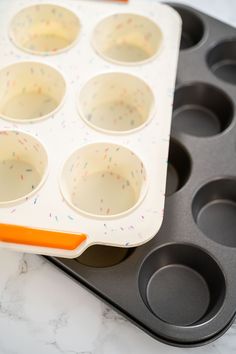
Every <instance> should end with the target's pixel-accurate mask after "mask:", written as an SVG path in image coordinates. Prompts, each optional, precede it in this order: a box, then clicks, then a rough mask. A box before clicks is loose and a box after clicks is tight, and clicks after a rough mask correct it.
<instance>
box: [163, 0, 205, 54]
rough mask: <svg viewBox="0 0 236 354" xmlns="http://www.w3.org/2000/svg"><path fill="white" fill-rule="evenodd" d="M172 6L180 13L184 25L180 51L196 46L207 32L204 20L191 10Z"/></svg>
mask: <svg viewBox="0 0 236 354" xmlns="http://www.w3.org/2000/svg"><path fill="white" fill-rule="evenodd" d="M170 6H171V7H173V9H175V10H176V11H177V12H178V14H179V15H180V17H181V19H182V23H183V26H182V36H181V42H180V49H181V50H183V49H189V48H192V47H194V46H196V45H197V44H198V43H199V42H200V41H201V40H202V38H203V36H204V32H205V28H204V24H203V22H202V20H201V19H200V17H198V16H197V15H196V14H195V13H194V12H193V11H191V10H188V9H186V8H184V7H181V6H178V5H175V4H172V3H171V4H170Z"/></svg>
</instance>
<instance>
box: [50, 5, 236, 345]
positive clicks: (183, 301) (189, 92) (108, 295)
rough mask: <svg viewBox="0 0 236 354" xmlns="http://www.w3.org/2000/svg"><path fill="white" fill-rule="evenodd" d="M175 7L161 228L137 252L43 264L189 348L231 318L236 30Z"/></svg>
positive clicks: (94, 252) (235, 255)
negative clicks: (178, 32)
mask: <svg viewBox="0 0 236 354" xmlns="http://www.w3.org/2000/svg"><path fill="white" fill-rule="evenodd" d="M171 6H173V7H174V8H175V9H176V10H177V11H178V12H179V14H180V15H181V17H182V19H183V36H182V41H181V48H182V50H181V53H180V60H179V68H178V75H177V84H176V93H175V100H174V113H173V125H172V137H171V143H170V152H169V169H168V181H167V193H166V194H167V198H166V204H165V213H164V222H163V225H162V227H161V230H160V232H158V234H157V236H156V237H155V238H154V239H152V240H151V241H150V242H149V243H147V244H145V245H143V246H140V247H138V248H136V249H120V248H112V247H104V246H93V247H90V248H89V249H88V250H87V251H86V252H85V253H84V254H83V255H82V256H81V257H79V258H78V259H74V260H68V259H57V258H49V259H50V261H52V262H53V263H55V264H56V265H57V266H59V267H60V268H61V269H63V270H64V271H65V272H67V273H68V274H69V275H70V276H72V277H73V278H74V279H76V280H77V281H79V282H80V283H81V284H83V285H84V286H85V287H87V288H88V289H89V290H91V291H93V292H94V293H95V294H96V295H98V296H99V297H100V298H102V299H103V300H104V301H105V302H107V303H109V304H110V305H111V306H113V307H114V308H115V309H116V310H118V311H120V312H121V313H122V314H123V315H125V316H126V317H127V318H128V319H130V320H131V321H132V322H134V323H135V324H136V325H138V326H139V327H141V328H142V329H143V330H144V331H146V332H148V333H149V334H150V335H152V336H153V337H154V338H156V339H158V340H160V341H163V342H165V343H168V344H171V345H175V346H183V347H184V346H189V347H191V346H197V345H201V344H205V343H207V342H209V341H211V340H214V339H215V338H217V337H219V336H220V335H222V334H223V333H224V332H225V331H226V329H227V328H228V327H229V326H230V324H231V323H232V321H233V318H234V316H235V313H236V113H235V112H236V111H235V104H236V29H235V28H232V27H230V26H227V25H226V24H224V23H221V22H219V21H217V20H215V19H213V18H211V17H209V16H206V15H204V14H202V13H200V12H198V11H196V10H194V9H192V8H190V7H187V6H183V5H176V4H173V5H171ZM153 163H155V161H153ZM157 183H158V181H157ZM127 232H128V230H127Z"/></svg>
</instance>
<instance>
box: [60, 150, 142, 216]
mask: <svg viewBox="0 0 236 354" xmlns="http://www.w3.org/2000/svg"><path fill="white" fill-rule="evenodd" d="M60 187H61V191H62V194H63V196H64V198H65V200H66V201H67V202H68V203H69V205H70V206H72V207H73V208H75V209H76V210H77V211H79V212H82V213H84V214H86V215H89V216H94V217H113V216H121V215H124V214H126V213H127V212H129V211H131V210H133V209H134V208H135V207H136V206H137V205H138V204H139V203H140V202H141V201H142V199H143V198H144V196H145V194H146V187H147V183H146V170H145V167H144V165H143V163H142V161H141V160H140V158H139V157H138V156H137V155H135V154H134V153H133V152H132V151H131V150H129V149H127V148H126V147H124V146H121V145H116V144H111V143H95V144H89V145H86V146H84V147H81V148H80V149H78V150H76V151H75V152H74V153H73V154H72V155H71V156H70V157H69V158H68V160H67V161H66V162H65V164H64V166H63V169H62V173H61V178H60Z"/></svg>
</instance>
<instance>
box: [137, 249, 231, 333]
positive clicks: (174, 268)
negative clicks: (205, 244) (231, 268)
mask: <svg viewBox="0 0 236 354" xmlns="http://www.w3.org/2000/svg"><path fill="white" fill-rule="evenodd" d="M139 290H140V294H141V296H142V299H143V301H144V303H145V305H146V306H147V307H148V308H149V309H150V311H152V313H153V314H154V315H155V316H156V317H158V318H159V319H160V320H162V321H163V322H165V323H168V324H170V325H175V326H185V327H186V326H197V325H199V324H201V323H205V322H207V321H209V320H211V319H212V318H213V317H214V316H215V315H216V314H217V312H218V311H219V310H220V309H221V307H222V305H223V301H224V298H225V291H226V284H225V278H224V275H223V272H222V270H221V268H220V266H219V265H218V264H217V263H216V261H215V260H214V259H213V258H212V257H211V256H210V255H209V254H208V253H206V252H205V251H203V250H202V249H200V248H198V247H196V246H193V245H189V244H169V245H164V246H162V247H160V248H158V249H156V250H154V251H153V252H152V253H151V254H150V255H149V256H148V257H147V258H146V260H145V261H144V263H143V265H142V267H141V270H140V273H139Z"/></svg>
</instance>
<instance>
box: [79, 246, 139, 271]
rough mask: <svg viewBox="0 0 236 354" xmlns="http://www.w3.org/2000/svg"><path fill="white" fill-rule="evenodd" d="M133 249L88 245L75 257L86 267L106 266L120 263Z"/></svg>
mask: <svg viewBox="0 0 236 354" xmlns="http://www.w3.org/2000/svg"><path fill="white" fill-rule="evenodd" d="M133 251H134V248H132V249H131V248H121V247H111V246H103V245H94V246H90V247H89V248H88V249H87V250H86V251H84V252H83V253H82V254H81V256H79V257H78V258H76V260H77V262H78V263H80V264H83V265H86V266H88V267H94V268H106V267H112V266H114V265H117V264H120V263H121V262H123V261H124V260H125V259H127V258H128V257H129V256H130V255H131V254H132V253H133Z"/></svg>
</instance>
